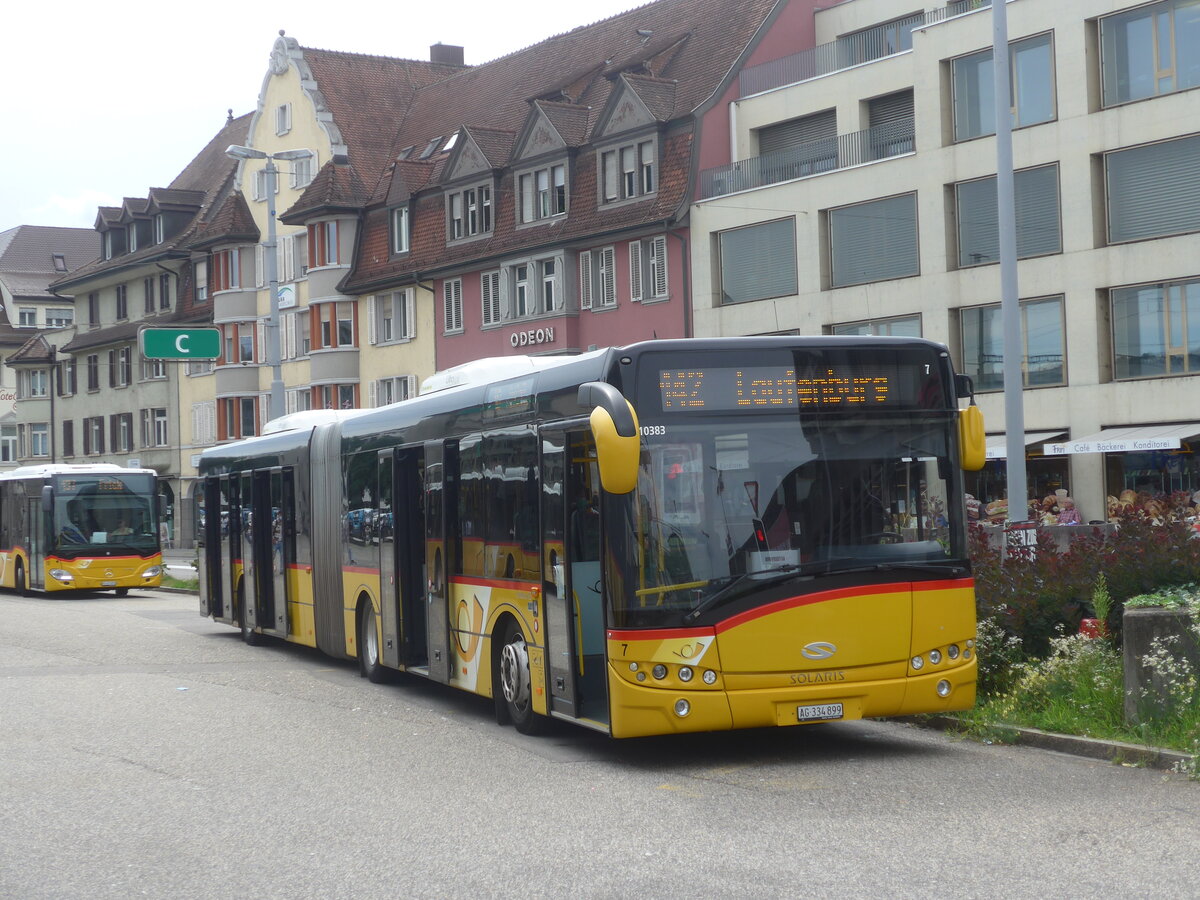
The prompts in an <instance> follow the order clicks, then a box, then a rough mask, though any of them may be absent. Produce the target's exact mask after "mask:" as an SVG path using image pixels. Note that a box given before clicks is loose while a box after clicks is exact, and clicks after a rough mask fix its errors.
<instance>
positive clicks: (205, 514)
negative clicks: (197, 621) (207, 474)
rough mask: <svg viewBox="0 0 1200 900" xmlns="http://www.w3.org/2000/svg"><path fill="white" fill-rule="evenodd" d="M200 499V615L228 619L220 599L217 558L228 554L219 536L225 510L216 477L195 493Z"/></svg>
mask: <svg viewBox="0 0 1200 900" xmlns="http://www.w3.org/2000/svg"><path fill="white" fill-rule="evenodd" d="M197 493H198V494H199V499H200V504H201V505H200V516H201V523H202V524H201V526H200V528H199V535H200V571H199V573H198V574H199V577H200V614H201V615H204V616H213V617H214V618H218V619H220V618H224V619H228V618H229V613H228V611H227V610H226V609H225V604H224V600H223V597H224V596H225V594H226V590H225V588H226V586H225V584H224V583H223V581H222V580H221V573H222V572H225V571H228V569H227V568H222V562H221V557H222V554H224V555H225V556H226V557H228V555H229V551H228V549H227V548H226V547H225V546H224V542H223V540H222V536H221V523H222V521H223V514H224V511H225V509H226V504H225V502H224V494H223V492H222V491H221V480H220V479H219V478H205V479H204V481H202V482H200V486H199V488H198V490H197Z"/></svg>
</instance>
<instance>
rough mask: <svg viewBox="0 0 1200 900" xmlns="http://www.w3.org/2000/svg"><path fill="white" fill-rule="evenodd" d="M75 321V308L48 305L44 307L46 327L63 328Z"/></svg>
mask: <svg viewBox="0 0 1200 900" xmlns="http://www.w3.org/2000/svg"><path fill="white" fill-rule="evenodd" d="M74 322H75V308H74V307H71V306H65V307H48V308H47V309H46V327H47V328H64V327H66V326H67V325H71V324H74Z"/></svg>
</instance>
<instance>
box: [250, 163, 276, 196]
mask: <svg viewBox="0 0 1200 900" xmlns="http://www.w3.org/2000/svg"><path fill="white" fill-rule="evenodd" d="M275 193H276V194H278V193H279V173H278V171H277V172H276V173H275ZM254 199H255V200H266V199H267V170H266V168H265V167H264V168H262V169H259V170H258V171H257V172H255V173H254Z"/></svg>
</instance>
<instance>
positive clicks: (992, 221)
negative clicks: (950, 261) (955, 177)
mask: <svg viewBox="0 0 1200 900" xmlns="http://www.w3.org/2000/svg"><path fill="white" fill-rule="evenodd" d="M1013 184H1014V192H1015V195H1016V217H1017V256H1018V257H1019V258H1021V259H1027V258H1029V257H1031V256H1045V255H1046V254H1049V253H1058V252H1060V251H1061V250H1062V220H1061V216H1060V213H1059V201H1058V165H1057V164H1051V165H1048V166H1038V167H1037V168H1034V169H1022V170H1021V171H1020V172H1017V173H1015V175H1014V180H1013ZM954 197H955V218H956V219H957V224H958V264H959V266H961V267H964V268H965V267H967V266H979V265H986V264H988V263H994V262H999V260H1000V231H999V224H998V222H999V219H998V214H997V211H996V176H995V175H989V176H988V177H987V178H978V179H976V180H974V181H962V182H959V183H958V184H956V185H955V186H954Z"/></svg>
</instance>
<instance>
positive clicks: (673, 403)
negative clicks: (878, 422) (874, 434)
mask: <svg viewBox="0 0 1200 900" xmlns="http://www.w3.org/2000/svg"><path fill="white" fill-rule="evenodd" d="M658 387H659V393H660V396H661V399H662V410H663V412H698V411H700V410H707V411H711V412H729V411H734V410H743V409H744V410H770V409H778V410H783V409H829V408H839V407H840V408H864V407H874V408H879V407H888V406H894V405H896V403H897V395H896V390H895V388H896V385H895V384H894V383H893V378H892V376H891V375H888V374H884V373H883V372H880V371H878V370H876V371H869V370H865V369H862V368H857V367H856V368H854V369H853V370H851V369H847V368H844V367H839V366H823V367H821V368H820V369H818V370H817V371H814V372H812V373H805V374H803V375H800V374H797V372H796V367H795V366H736V367H724V366H722V367H715V366H705V367H701V368H689V369H660V370H659V377H658Z"/></svg>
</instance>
